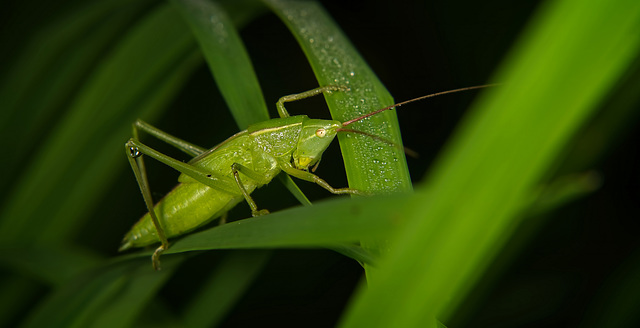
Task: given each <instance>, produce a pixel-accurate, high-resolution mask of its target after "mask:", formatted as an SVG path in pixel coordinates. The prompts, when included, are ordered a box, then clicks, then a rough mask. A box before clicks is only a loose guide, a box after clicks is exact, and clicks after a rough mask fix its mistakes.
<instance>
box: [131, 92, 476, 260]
mask: <svg viewBox="0 0 640 328" xmlns="http://www.w3.org/2000/svg"><path fill="white" fill-rule="evenodd" d="M480 87H484V86H477V87H469V88H462V89H456V90H451V91H445V92H440V93H436V94H432V95H427V96H423V97H419V98H415V99H412V100H409V101H405V102H401V103H398V104H395V105H392V106H389V107H385V108H382V109H379V110H376V111H374V112H371V113H369V114H365V115H363V116H360V117H357V118H354V119H351V120H349V121H346V122H339V121H334V120H319V119H310V118H308V117H307V116H306V115H299V116H289V113H288V112H287V110H286V109H285V107H284V103H285V102H289V101H296V100H300V99H304V98H308V97H312V96H315V95H319V94H322V93H325V92H326V93H330V92H334V91H348V90H349V88H347V87H343V86H334V85H329V86H324V87H319V88H316V89H313V90H309V91H306V92H302V93H298V94H293V95H289V96H284V97H282V98H280V100H278V102H277V109H278V114H279V116H280V118H275V119H271V120H268V121H265V122H261V123H257V124H253V125H250V126H249V128H248V129H247V130H244V131H240V132H238V133H236V134H235V135H233V136H231V137H230V138H228V139H227V140H225V141H223V142H222V143H220V144H218V145H217V146H215V147H213V148H211V149H209V150H206V149H204V148H201V147H198V146H196V145H193V144H191V143H189V142H186V141H184V140H181V139H179V138H176V137H174V136H172V135H169V134H167V133H165V132H163V131H161V130H159V129H157V128H155V127H153V126H151V125H149V124H147V123H145V122H143V121H141V120H138V121H136V122H135V123H134V124H133V137H132V138H131V139H129V141H128V142H127V143H126V144H125V150H126V153H127V158H128V159H129V163H130V164H131V168H132V169H133V172H134V174H135V177H136V180H137V181H138V185H139V186H140V190H141V191H142V196H143V198H144V201H145V203H146V206H147V209H148V211H149V212H148V213H147V214H145V215H144V216H143V217H142V218H141V219H140V220H139V221H138V222H137V223H136V224H135V225H134V226H133V228H131V230H130V231H129V232H128V233H127V234H126V235H125V237H124V239H123V241H122V246H121V247H120V249H119V250H120V251H123V250H126V249H130V248H133V247H142V246H147V245H151V244H155V243H157V242H161V245H160V246H159V247H158V248H157V249H156V250H155V252H154V253H153V255H152V257H151V258H152V261H153V267H154V268H155V269H156V270H159V269H160V262H159V257H160V254H161V253H162V252H163V251H165V250H166V249H168V247H169V241H168V238H172V237H176V236H180V235H182V234H185V233H187V232H189V231H192V230H194V229H196V228H198V227H200V226H202V225H204V224H206V223H208V222H210V221H211V220H213V219H216V218H218V217H222V216H224V215H226V213H227V211H229V210H230V209H231V208H233V207H234V206H236V205H237V204H238V203H239V202H241V201H242V200H243V199H244V200H245V201H246V202H247V203H248V204H249V207H250V208H251V214H252V215H253V216H260V215H265V214H268V213H269V212H268V211H267V210H265V209H262V210H258V206H257V205H256V203H255V201H254V200H253V199H252V198H251V196H250V195H251V193H252V192H253V191H254V190H255V189H256V188H259V187H261V186H263V185H265V184H267V183H269V182H270V181H271V180H272V179H273V178H275V176H276V175H278V173H280V172H281V171H284V172H285V173H286V174H288V175H290V176H293V177H296V178H298V179H302V180H306V181H310V182H314V183H316V184H318V185H320V186H321V187H323V188H325V189H327V190H328V191H329V192H331V193H334V194H353V195H365V194H366V193H365V192H362V191H359V190H356V189H351V188H333V187H332V186H330V185H329V184H328V183H327V182H326V181H324V180H323V179H321V178H320V177H318V176H317V175H315V174H313V173H311V172H309V168H310V167H312V171H315V168H316V167H317V165H318V164H319V162H320V158H321V156H322V153H323V152H324V151H325V150H326V149H327V147H328V146H329V144H330V143H331V141H332V140H333V139H334V138H335V136H336V134H337V133H338V132H340V131H345V132H355V133H361V134H365V135H368V136H371V137H373V138H376V139H378V140H381V141H385V142H388V141H386V140H384V139H382V138H379V137H376V136H373V135H370V134H368V133H364V132H359V131H355V130H351V129H347V128H345V127H346V126H348V125H350V124H352V123H354V122H357V121H360V120H362V119H364V118H367V117H369V116H372V115H375V114H378V113H380V112H383V111H385V110H389V109H392V108H395V107H398V106H401V105H403V104H406V103H409V102H413V101H417V100H421V99H424V98H428V97H433V96H436V95H440V94H445V93H451V92H457V91H462V90H469V89H475V88H480ZM138 130H142V131H144V132H146V133H149V134H150V135H152V136H155V137H156V138H158V139H160V140H162V141H164V142H167V143H168V144H170V145H172V146H174V147H176V148H178V149H180V150H182V151H184V152H186V153H187V154H189V155H191V156H194V158H193V159H192V160H190V161H189V162H187V163H184V162H182V161H179V160H176V159H174V158H171V157H169V156H167V155H164V154H162V153H160V152H158V151H156V150H154V149H152V148H150V147H148V146H146V145H144V144H143V143H141V142H140V141H139V139H138ZM142 155H147V156H150V157H152V158H154V159H156V160H158V161H160V162H162V163H164V164H166V165H168V166H170V167H172V168H174V169H176V170H178V171H179V172H180V173H181V175H180V177H179V178H178V182H180V183H179V184H178V185H177V186H176V187H175V188H174V189H173V190H172V191H171V192H169V193H168V194H167V195H166V196H165V197H164V198H163V199H161V200H160V201H159V202H158V203H157V204H155V206H154V204H153V200H152V198H151V192H150V188H149V183H148V181H147V176H146V170H145V166H144V162H143V159H142Z"/></svg>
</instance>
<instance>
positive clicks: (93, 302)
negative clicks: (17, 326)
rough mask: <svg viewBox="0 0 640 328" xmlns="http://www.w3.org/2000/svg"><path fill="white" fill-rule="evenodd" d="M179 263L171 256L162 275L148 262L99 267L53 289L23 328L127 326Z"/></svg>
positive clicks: (164, 266)
mask: <svg viewBox="0 0 640 328" xmlns="http://www.w3.org/2000/svg"><path fill="white" fill-rule="evenodd" d="M180 262H181V258H179V257H172V258H171V259H167V260H166V261H164V262H163V270H162V271H161V272H158V271H154V270H153V269H152V268H151V267H150V266H149V262H148V260H142V259H140V260H138V261H128V262H124V263H119V264H117V265H112V266H109V267H104V268H103V267H99V268H96V269H94V270H91V271H89V272H87V274H85V275H83V276H81V277H79V278H78V279H74V280H72V281H71V282H69V283H68V284H67V285H64V286H62V287H61V288H58V289H56V290H55V291H54V292H53V293H52V294H51V295H50V296H49V297H47V298H46V299H45V300H43V301H42V303H41V304H40V305H38V307H37V308H36V310H35V311H34V312H33V313H32V315H31V316H30V317H28V318H27V320H26V322H25V324H24V325H23V327H128V326H131V325H132V324H133V322H134V321H135V319H136V318H137V316H138V314H139V313H140V311H141V310H142V309H143V307H144V306H145V305H146V303H147V302H148V301H149V300H150V298H151V297H152V296H153V295H154V294H155V293H156V292H157V290H158V289H159V288H160V287H161V286H162V285H163V284H164V283H165V281H166V280H167V279H168V278H169V277H171V275H172V274H173V271H174V270H175V268H176V267H177V266H178V264H179V263H180Z"/></svg>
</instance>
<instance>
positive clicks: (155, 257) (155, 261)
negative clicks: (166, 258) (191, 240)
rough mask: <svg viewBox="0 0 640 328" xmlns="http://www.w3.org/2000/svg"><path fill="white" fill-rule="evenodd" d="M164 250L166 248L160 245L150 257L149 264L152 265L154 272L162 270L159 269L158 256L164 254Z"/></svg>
mask: <svg viewBox="0 0 640 328" xmlns="http://www.w3.org/2000/svg"><path fill="white" fill-rule="evenodd" d="M166 249H167V247H165V246H164V245H162V246H160V247H158V248H157V249H156V251H155V252H153V255H151V262H152V263H153V269H154V270H156V271H160V270H162V268H161V267H160V254H162V252H164V251H165V250H166Z"/></svg>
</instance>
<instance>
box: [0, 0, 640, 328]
mask: <svg viewBox="0 0 640 328" xmlns="http://www.w3.org/2000/svg"><path fill="white" fill-rule="evenodd" d="M321 2H322V3H323V5H324V6H325V8H326V9H327V10H328V11H329V12H330V14H331V15H332V16H333V18H334V19H335V20H336V22H337V23H338V25H339V26H341V27H342V29H343V30H344V32H345V34H346V35H347V36H348V37H349V38H350V39H351V40H352V42H353V44H354V45H355V46H356V47H357V49H358V50H359V51H360V53H361V55H362V56H363V57H364V58H365V59H366V61H367V62H368V63H369V65H370V66H371V67H372V69H373V71H374V72H376V74H377V75H378V77H379V78H380V80H381V81H382V82H383V84H384V85H385V86H386V87H387V88H388V90H389V91H390V92H391V94H392V95H393V96H394V98H395V99H396V101H403V100H407V99H411V98H414V97H418V96H422V95H425V94H429V93H434V92H438V91H443V90H449V89H455V88H460V87H465V86H471V85H478V84H484V83H487V82H488V81H489V79H490V77H491V74H492V72H493V71H494V70H495V69H496V67H497V66H498V65H499V63H500V62H501V60H502V59H503V58H504V56H505V55H506V54H507V52H508V50H509V49H510V47H511V46H512V45H513V43H514V42H515V40H516V39H517V37H518V35H519V34H520V32H521V31H522V29H523V27H524V26H525V24H526V23H527V21H528V20H529V19H530V18H531V16H532V15H533V13H534V12H535V8H536V7H537V6H538V1H506V0H502V1H498V0H494V1H469V0H458V1H402V2H399V1H393V2H391V1H340V0H335V1H321ZM51 6H52V7H53V8H54V9H55V7H56V6H55V5H53V4H52V5H51ZM8 8H11V7H8ZM7 12H10V10H9V11H5V12H4V14H3V15H8V14H7ZM51 12H55V10H53V9H52V11H51ZM42 15H43V16H46V15H47V12H46V11H44V10H43V13H42ZM13 19H14V20H16V19H17V20H19V17H13ZM2 36H3V39H5V40H8V41H6V42H7V43H6V44H11V41H12V40H13V42H18V41H15V40H16V39H15V38H17V37H19V36H16V35H14V34H12V33H11V31H7V30H6V29H3V35H2ZM242 37H243V39H244V40H245V42H246V46H247V49H248V51H249V54H250V56H251V58H252V60H253V63H254V67H255V69H256V72H257V75H258V78H259V80H260V83H261V86H262V88H263V92H264V96H265V99H266V101H267V104H268V105H269V106H270V111H271V114H272V116H275V106H274V104H275V102H276V101H277V99H278V98H279V97H281V96H283V95H286V94H290V93H295V92H300V91H304V90H308V89H311V88H314V87H316V86H317V82H316V80H315V78H314V76H313V73H312V72H311V69H310V67H309V65H308V63H307V62H306V60H305V58H304V55H303V53H302V51H301V50H300V49H299V47H298V46H297V44H296V43H295V40H294V39H293V37H292V36H291V35H290V34H289V33H288V31H287V30H286V28H285V27H284V25H282V24H281V22H280V21H279V20H278V19H277V18H276V17H275V16H273V15H271V14H265V15H263V16H261V17H260V18H258V19H256V20H254V21H252V22H251V23H250V24H249V25H247V26H246V27H245V28H244V29H243V30H242ZM5 50H7V48H5ZM9 55H10V52H9V51H6V52H5V53H4V55H0V59H3V58H6V57H8V56H9ZM4 69H6V68H3V70H4ZM476 94H477V92H473V91H472V92H465V93H458V94H453V95H446V96H442V97H439V98H435V99H430V100H426V101H423V102H420V103H416V104H412V105H408V106H405V107H402V109H401V110H400V111H399V112H398V116H399V119H400V123H401V127H402V133H403V139H404V143H405V145H406V146H408V147H410V148H412V149H414V150H416V151H417V152H419V153H420V157H419V158H417V159H412V158H409V159H408V165H409V169H410V172H411V175H412V179H413V180H414V182H419V181H420V180H421V179H422V178H423V177H424V175H425V174H426V173H427V172H428V169H429V167H430V165H431V163H432V162H433V160H434V159H435V158H436V157H437V155H438V153H439V151H440V150H441V149H442V147H444V146H445V144H446V140H447V139H448V138H449V137H450V136H451V134H452V133H454V130H455V127H456V124H457V123H458V122H459V120H460V118H461V117H462V116H463V115H464V113H465V111H466V109H467V108H468V107H469V105H470V104H471V102H472V100H473V97H474V96H475V95H476ZM288 108H289V110H290V112H292V113H299V114H303V113H304V114H307V115H309V116H311V117H317V118H326V117H328V110H327V109H326V108H325V106H324V104H323V101H322V99H313V100H309V101H307V100H305V101H303V102H298V103H293V104H291V105H290V106H288ZM603 108H606V104H605V105H603ZM597 119H598V117H596V118H595V119H594V122H592V123H590V124H594V123H595V120H597ZM154 123H155V124H156V126H158V127H159V128H161V129H163V130H165V131H167V132H170V133H172V134H175V135H177V136H180V137H182V138H184V139H186V140H189V141H191V142H193V143H196V144H199V145H202V146H207V147H208V146H213V145H215V144H216V143H218V142H220V141H222V140H219V139H216V138H212V137H211V136H212V134H214V133H213V132H212V131H215V134H216V135H220V134H223V135H226V136H230V135H232V134H233V133H235V132H237V127H236V125H235V123H233V121H232V119H231V116H230V114H229V113H228V111H227V110H226V106H225V104H224V101H223V100H222V98H221V96H220V94H219V92H218V91H217V90H216V87H215V84H214V82H213V80H212V78H211V75H210V72H209V70H208V68H207V67H206V66H204V65H203V66H202V67H201V68H199V69H198V71H197V72H196V73H195V74H194V75H193V76H192V78H191V79H190V81H189V82H188V83H187V85H185V87H184V89H183V91H182V92H181V93H180V95H179V96H178V98H177V99H176V100H175V102H174V103H173V104H172V105H171V106H170V108H169V110H168V111H167V113H166V115H165V116H163V118H162V119H160V120H159V121H157V122H154ZM626 123H627V124H626V125H625V126H621V127H620V128H619V129H617V130H616V131H615V134H616V137H615V138H614V139H613V140H614V141H613V142H612V143H611V144H610V145H608V146H607V147H606V151H604V152H603V153H602V154H601V156H599V157H598V158H597V159H595V160H593V161H589V162H582V163H579V165H569V166H568V168H566V169H565V171H566V172H563V173H580V172H585V171H586V170H591V171H593V172H597V173H598V174H599V176H600V177H601V179H602V185H601V187H600V188H599V189H598V190H597V191H595V192H593V193H592V194H590V195H587V196H585V197H583V198H581V199H579V200H577V201H574V202H571V203H569V204H566V205H564V206H563V207H562V208H560V209H559V210H557V211H555V212H553V213H552V214H549V215H545V216H538V217H534V218H531V220H529V221H527V222H526V223H525V225H524V226H523V227H521V228H520V229H519V231H520V233H519V234H516V236H517V237H516V238H514V239H513V240H511V241H510V244H509V245H508V247H507V249H509V250H510V252H509V253H508V254H502V255H501V256H499V257H498V259H496V261H495V265H494V266H493V267H492V268H490V270H489V271H488V273H487V275H486V277H485V279H483V280H482V282H481V284H480V285H479V286H477V287H476V288H475V289H474V290H472V292H471V293H470V297H469V298H468V300H467V301H465V302H464V303H463V304H462V305H461V307H460V310H459V311H458V312H457V313H456V314H455V315H454V316H453V317H452V318H450V319H449V320H446V321H445V324H447V326H449V327H463V326H464V327H555V326H562V327H577V326H580V323H581V322H583V320H586V318H589V316H596V317H597V314H598V313H601V312H604V311H605V309H606V308H607V300H608V297H613V296H615V293H616V291H615V287H616V286H620V285H622V284H621V283H620V282H623V281H626V282H625V283H626V284H627V286H631V287H629V290H637V289H638V287H636V289H633V288H632V287H633V286H638V282H634V280H633V279H632V278H633V277H634V276H637V275H634V272H638V274H640V268H639V267H638V264H637V263H638V260H639V259H640V257H639V256H640V253H639V252H638V249H639V248H638V246H639V244H640V243H639V242H638V238H637V237H636V236H637V235H638V232H639V230H640V229H639V224H638V220H637V219H638V217H640V216H639V214H640V213H639V212H640V206H638V202H637V199H638V197H639V196H640V195H639V192H638V183H639V182H640V174H638V171H637V168H638V167H639V165H638V164H640V163H638V160H637V157H636V156H635V153H636V151H637V150H636V149H637V145H638V143H637V140H638V139H639V137H640V136H639V135H638V131H637V129H634V127H635V126H637V121H635V120H630V121H628V122H626ZM584 131H585V132H584V133H587V132H588V131H589V130H588V128H585V130H584ZM608 133H612V132H611V131H608ZM149 143H151V145H152V146H154V147H157V148H160V149H161V150H162V151H164V152H166V153H169V154H171V155H173V156H176V157H180V156H182V155H180V154H179V153H177V152H175V151H173V150H171V149H170V148H168V147H165V148H163V146H162V145H161V144H154V143H153V142H152V141H149ZM573 150H574V148H572V147H571V146H569V147H568V149H567V161H568V162H570V161H571V154H573ZM123 161H124V157H123ZM559 166H560V167H561V168H562V163H561V164H560V165H559ZM572 168H575V171H574V170H573V169H572ZM148 170H149V176H150V180H151V186H152V188H153V190H154V191H155V192H156V193H157V195H162V194H163V193H165V192H167V191H168V190H169V189H170V188H171V187H172V186H173V185H174V184H175V178H176V177H177V173H175V172H172V171H171V170H170V169H167V168H164V167H162V166H161V165H148ZM559 170H561V169H559ZM317 174H318V175H320V176H322V177H323V178H326V180H327V181H328V182H329V183H330V184H332V185H334V186H344V185H346V178H345V176H344V168H343V167H342V164H341V159H340V152H339V148H338V145H337V143H336V144H334V145H333V146H332V147H330V149H329V150H328V151H327V152H326V153H325V155H324V156H323V161H322V165H321V166H320V168H319V170H318V172H317ZM550 174H551V175H553V173H550ZM115 180H116V181H119V183H117V184H114V186H113V189H112V192H110V193H109V194H110V196H109V197H108V198H106V199H105V201H104V204H105V207H104V208H100V209H96V210H95V214H94V216H95V220H93V221H92V222H91V224H90V226H87V228H86V229H85V230H86V232H85V233H83V234H81V235H79V236H78V238H77V242H79V243H81V244H84V245H87V246H89V247H91V248H92V249H95V250H97V251H100V252H103V253H105V254H111V255H114V256H115V255H116V252H115V250H116V249H117V245H118V243H119V240H120V238H121V236H122V235H123V234H124V233H125V232H126V231H127V229H128V228H129V227H130V226H131V225H132V224H133V222H134V221H135V219H137V217H138V216H139V215H140V214H142V213H144V211H145V210H144V204H143V202H142V199H141V197H140V195H139V191H138V187H137V185H136V183H135V180H134V179H133V175H132V174H131V172H129V170H124V169H123V171H122V172H121V173H120V175H119V176H118V177H116V179H115ZM299 185H300V186H301V188H302V189H303V191H305V193H307V194H308V195H309V197H310V198H311V199H312V200H314V199H319V198H325V197H330V195H328V193H327V192H326V191H324V190H323V189H321V188H317V186H314V185H311V184H307V183H304V182H301V183H300V184H299ZM255 195H256V196H255V199H256V202H258V204H267V206H266V207H268V208H269V210H271V211H276V210H279V209H282V208H287V207H290V206H295V205H297V203H296V201H295V200H294V199H293V197H291V196H289V194H288V192H287V191H286V190H285V189H284V188H283V187H282V186H280V185H279V183H276V182H274V183H272V184H270V185H269V186H267V187H265V188H263V189H262V190H259V191H257V192H256V194H255ZM106 204H118V205H117V206H107V205H106ZM248 215H249V210H248V208H247V206H245V205H241V206H238V208H236V209H234V210H233V211H232V213H231V214H230V216H231V219H234V218H242V217H247V216H248ZM129 219H130V220H129ZM460 242H461V243H464V241H460ZM469 247H473V245H469ZM224 254H225V252H224V251H219V252H207V253H202V254H194V255H193V257H192V258H191V259H189V260H188V261H187V262H186V263H185V265H183V266H182V267H181V268H180V269H179V271H178V272H177V273H176V275H175V276H174V277H173V278H172V279H171V281H170V282H169V283H168V284H167V285H166V287H165V288H164V289H163V290H162V291H161V296H162V297H164V298H165V300H166V303H168V304H169V305H171V307H173V308H178V309H180V308H181V307H183V306H184V303H185V300H186V299H188V298H189V297H191V295H192V293H194V292H196V291H197V289H198V286H199V284H200V283H202V281H204V279H206V277H207V276H208V273H209V272H210V271H211V270H212V269H213V268H215V263H216V260H217V259H219V258H220V257H222V256H224ZM362 275H363V272H362V269H361V267H360V266H359V265H358V264H357V263H355V262H354V261H352V260H348V259H346V258H344V257H342V256H340V255H338V254H336V253H334V252H331V251H326V250H276V251H274V253H273V256H272V259H271V261H270V262H269V263H268V264H267V266H266V268H265V271H264V273H263V274H261V275H260V276H259V278H258V279H257V281H256V282H255V284H254V285H253V286H252V287H251V289H250V290H249V292H248V293H247V295H246V296H245V297H244V298H243V299H242V300H241V301H240V303H239V304H238V306H237V307H236V308H235V310H234V311H233V312H232V313H231V314H230V316H229V318H228V319H227V320H226V321H225V326H230V327H234V326H238V327H239V326H246V325H255V324H256V323H260V324H261V325H263V326H273V325H278V326H279V327H286V326H289V325H288V323H294V322H295V324H292V325H291V326H306V327H326V326H331V325H333V324H334V323H335V322H336V321H337V320H338V319H339V316H340V313H342V311H343V310H344V306H345V304H346V303H347V302H348V299H349V297H350V295H351V293H352V291H353V289H354V288H355V287H356V285H357V283H358V281H359V280H360V278H361V277H362ZM609 293H613V294H609ZM636 297H637V296H636ZM618 300H619V299H618ZM399 301H401V300H399ZM637 301H638V300H637V299H634V298H630V299H628V301H627V302H625V303H622V304H621V307H623V308H624V306H623V305H626V306H627V307H629V308H631V309H633V307H634V305H638V303H637ZM620 311H623V312H624V309H621V310H620ZM301 323H303V324H301ZM636 325H640V321H638V320H637V316H636V317H635V321H627V322H624V325H622V326H625V327H633V326H636Z"/></svg>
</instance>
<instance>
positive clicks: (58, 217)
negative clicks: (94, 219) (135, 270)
mask: <svg viewBox="0 0 640 328" xmlns="http://www.w3.org/2000/svg"><path fill="white" fill-rule="evenodd" d="M104 58H105V59H104V61H103V62H102V63H101V64H100V65H98V66H97V67H96V70H95V72H94V73H93V76H92V78H91V79H90V81H89V82H88V83H87V84H86V86H84V88H83V89H82V90H80V91H79V93H78V94H77V96H76V99H75V101H74V102H73V105H72V107H71V108H70V110H69V111H68V113H67V114H66V115H65V116H64V117H63V118H61V120H60V123H59V124H58V125H57V126H56V127H55V129H54V130H53V131H52V132H51V135H49V136H47V138H46V142H43V143H42V144H41V145H40V148H39V150H38V152H37V154H36V155H35V156H34V160H33V161H31V163H28V164H27V167H26V168H25V169H24V170H23V172H24V173H23V175H22V177H21V178H20V184H19V185H18V186H17V187H16V188H15V190H14V192H13V193H11V194H10V197H8V199H6V200H5V206H3V208H2V212H1V215H0V236H1V237H0V238H2V240H3V241H15V242H18V243H19V242H20V241H24V240H31V241H36V240H39V241H43V240H49V241H55V240H66V239H68V238H69V236H70V235H71V233H73V232H75V230H76V229H78V228H79V226H80V224H79V223H80V222H81V221H82V220H87V219H89V218H88V217H87V213H88V210H90V209H91V208H92V206H94V205H95V204H97V202H99V200H100V195H101V193H102V192H104V191H105V188H104V186H107V185H109V184H110V183H112V182H113V181H112V177H111V175H112V174H113V173H112V172H114V171H117V168H122V167H124V164H123V162H122V156H124V155H122V154H123V153H122V152H123V150H122V149H123V148H122V147H123V146H122V143H123V141H124V140H126V139H127V136H128V135H129V134H130V132H129V131H130V126H129V124H123V123H122V122H123V121H128V122H133V121H134V120H135V119H136V118H137V117H150V116H153V115H156V114H157V112H158V111H159V110H161V109H163V108H166V106H167V104H168V100H169V99H171V98H173V96H174V95H175V93H176V91H177V90H178V89H179V87H180V86H181V85H182V84H183V83H184V80H185V79H186V78H187V77H188V76H189V74H190V73H191V72H192V70H193V69H194V68H195V66H196V65H197V64H199V63H200V61H201V57H200V55H199V54H198V53H196V52H195V43H194V42H193V38H192V36H191V34H190V32H189V30H188V28H187V27H186V26H185V25H184V24H183V23H182V22H181V21H180V18H179V16H177V15H176V13H175V12H174V10H173V9H172V8H171V7H170V6H169V5H162V6H160V7H158V8H157V9H156V10H155V11H154V12H153V13H152V14H151V15H149V16H148V17H146V19H144V20H143V21H142V22H141V23H140V24H138V25H137V26H136V27H135V28H134V29H133V30H132V31H131V32H130V34H129V35H127V37H126V38H124V39H123V40H122V42H121V43H119V44H118V45H117V46H116V49H115V50H114V51H113V52H112V53H111V54H109V55H108V56H105V57H104ZM105 136H106V137H105ZM61 188H63V189H64V192H56V190H60V189H61ZM35 227H37V229H36V228H35Z"/></svg>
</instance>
